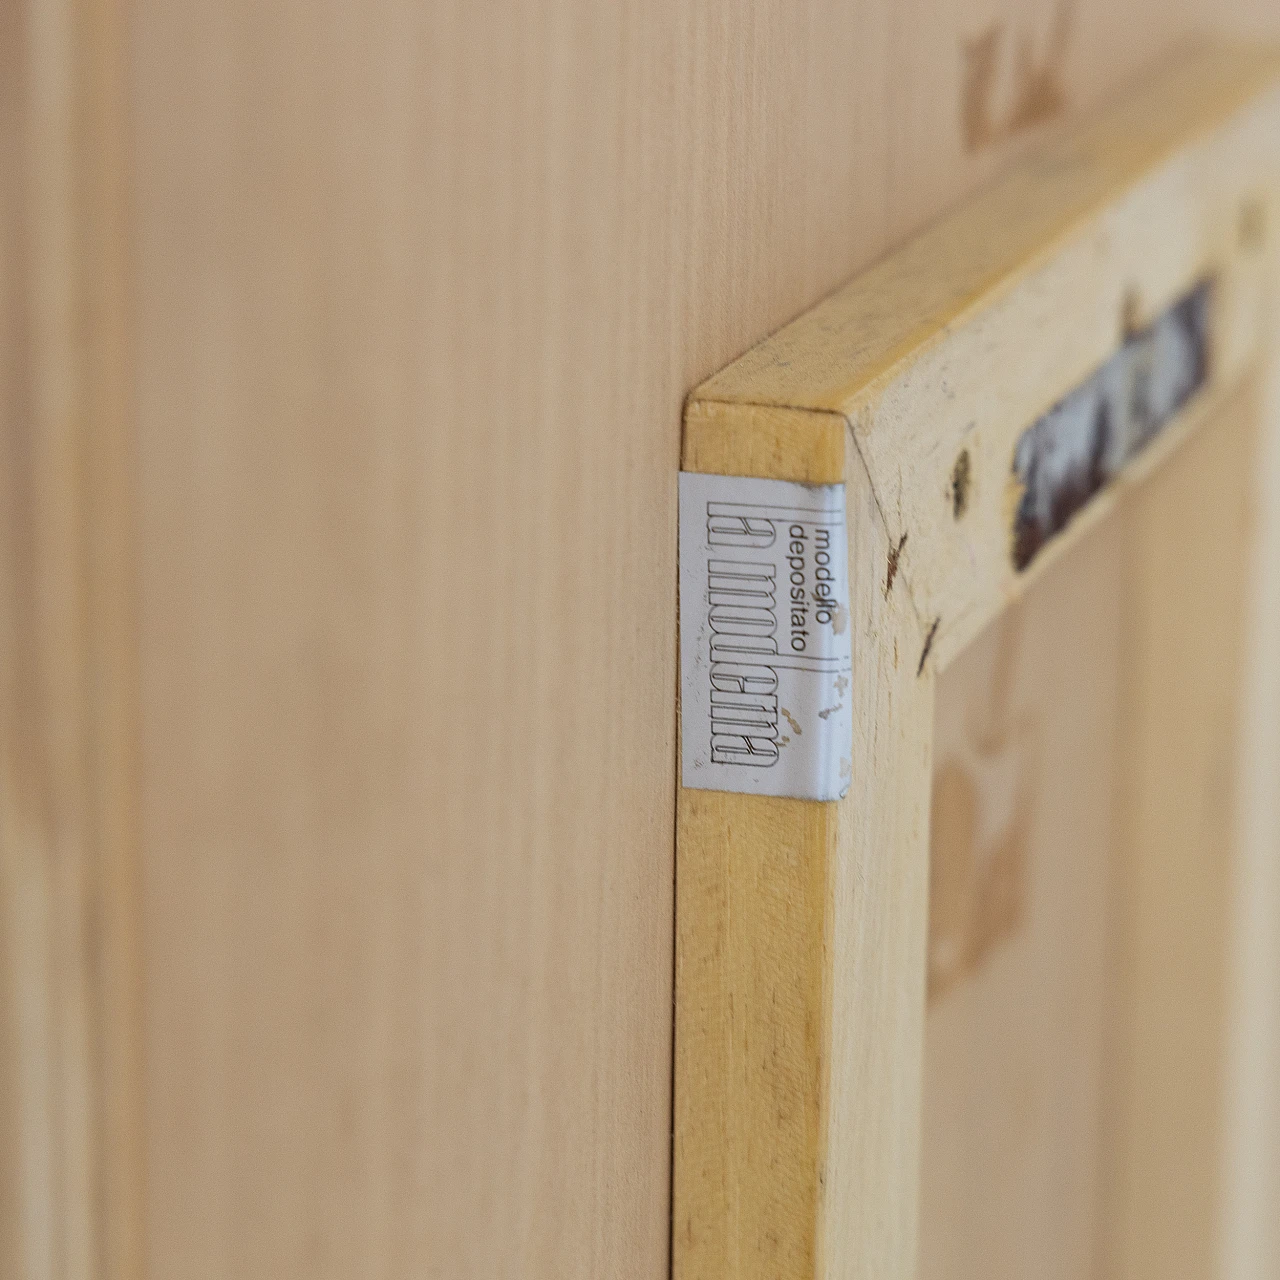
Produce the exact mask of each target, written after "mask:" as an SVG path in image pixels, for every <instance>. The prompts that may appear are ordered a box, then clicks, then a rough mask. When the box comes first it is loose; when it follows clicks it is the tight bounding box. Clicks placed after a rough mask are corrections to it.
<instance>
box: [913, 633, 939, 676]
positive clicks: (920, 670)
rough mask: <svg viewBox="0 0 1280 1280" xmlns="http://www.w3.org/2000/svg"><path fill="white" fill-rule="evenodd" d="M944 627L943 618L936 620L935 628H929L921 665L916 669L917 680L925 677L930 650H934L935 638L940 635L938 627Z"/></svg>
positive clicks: (921, 656) (921, 655)
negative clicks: (925, 667) (925, 666)
mask: <svg viewBox="0 0 1280 1280" xmlns="http://www.w3.org/2000/svg"><path fill="white" fill-rule="evenodd" d="M941 625H942V619H941V618H934V620H933V626H931V627H930V628H929V634H928V635H927V636H925V638H924V651H923V652H922V653H921V654H920V665H919V666H918V667H917V668H916V679H919V678H920V677H921V676H922V675H924V664H925V660H926V659H927V658H928V656H929V650H930V649H932V648H933V637H934V636H936V635H937V634H938V627H939V626H941Z"/></svg>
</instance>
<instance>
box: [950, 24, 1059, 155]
mask: <svg viewBox="0 0 1280 1280" xmlns="http://www.w3.org/2000/svg"><path fill="white" fill-rule="evenodd" d="M1074 9H1075V3H1074V0H1061V2H1060V3H1059V4H1058V7H1057V9H1056V11H1055V14H1054V20H1053V26H1052V27H1051V28H1050V30H1049V33H1048V38H1047V40H1046V42H1045V49H1044V53H1043V54H1042V55H1041V56H1040V57H1037V56H1036V52H1035V46H1034V42H1033V41H1032V39H1031V38H1030V36H1029V35H1028V34H1027V33H1026V32H1022V33H1020V34H1019V37H1018V42H1017V46H1016V50H1015V53H1014V63H1013V70H1012V75H1013V80H1014V86H1013V101H1012V104H1011V105H1010V107H1009V108H1008V113H1007V116H1006V118H1005V119H1004V120H999V119H997V114H996V111H995V108H994V100H995V98H996V96H997V86H998V82H999V81H1000V80H1001V79H1002V77H1001V75H1000V69H1001V47H1002V44H1003V41H1004V34H1005V33H1004V25H1003V23H1000V22H993V23H992V24H991V25H990V26H988V27H987V28H985V29H984V30H983V31H981V32H980V33H979V34H978V35H977V36H975V37H973V38H972V39H969V40H965V41H964V42H963V44H962V48H961V53H962V56H963V58H964V64H965V71H964V87H963V90H962V93H961V97H960V126H961V129H962V131H963V133H964V143H965V147H966V149H967V150H969V151H980V150H982V149H983V148H984V147H989V146H992V145H993V144H995V143H997V142H1000V141H1002V140H1003V139H1005V138H1007V137H1010V136H1011V135H1012V134H1015V133H1017V132H1018V131H1019V130H1021V129H1029V128H1032V127H1033V126H1035V125H1038V124H1041V123H1042V122H1044V121H1045V120H1048V119H1050V118H1051V117H1053V116H1055V115H1057V114H1058V113H1059V112H1060V111H1061V110H1062V109H1063V107H1065V106H1066V101H1067V95H1066V91H1065V89H1064V84H1065V75H1064V70H1065V64H1066V55H1067V48H1068V45H1069V44H1070V40H1071V25H1072V18H1073V17H1074Z"/></svg>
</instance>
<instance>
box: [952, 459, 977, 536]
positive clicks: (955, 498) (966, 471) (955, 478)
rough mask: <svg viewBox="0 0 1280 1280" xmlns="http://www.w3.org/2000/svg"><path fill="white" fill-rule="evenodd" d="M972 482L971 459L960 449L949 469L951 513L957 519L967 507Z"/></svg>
mask: <svg viewBox="0 0 1280 1280" xmlns="http://www.w3.org/2000/svg"><path fill="white" fill-rule="evenodd" d="M972 483H973V461H972V459H971V458H970V457H969V450H968V449H962V450H961V452H960V456H959V457H958V458H957V459H956V465H955V466H954V467H953V468H952V470H951V514H952V515H953V516H954V517H955V518H956V519H957V520H959V519H960V517H961V516H963V515H964V513H965V512H966V511H968V509H969V488H970V486H971V484H972Z"/></svg>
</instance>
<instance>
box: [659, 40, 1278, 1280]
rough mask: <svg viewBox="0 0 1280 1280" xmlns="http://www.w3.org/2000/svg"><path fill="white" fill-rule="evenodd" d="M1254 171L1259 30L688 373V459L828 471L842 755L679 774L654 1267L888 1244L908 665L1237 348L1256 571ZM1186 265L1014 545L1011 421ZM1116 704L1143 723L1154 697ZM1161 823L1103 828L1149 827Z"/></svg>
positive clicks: (1076, 530)
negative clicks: (1120, 389) (1203, 293)
mask: <svg viewBox="0 0 1280 1280" xmlns="http://www.w3.org/2000/svg"><path fill="white" fill-rule="evenodd" d="M1278 196H1280V57H1277V56H1276V55H1275V54H1272V53H1269V52H1264V51H1257V50H1244V49H1238V48H1237V49H1225V48H1215V49H1207V50H1202V51H1199V52H1197V53H1195V54H1194V55H1192V56H1189V57H1187V58H1185V59H1183V60H1182V61H1180V62H1179V63H1178V64H1177V65H1176V66H1174V67H1172V68H1170V69H1169V70H1168V71H1167V73H1165V74H1162V75H1161V76H1159V77H1157V78H1155V79H1153V80H1152V81H1151V82H1150V83H1148V84H1147V85H1146V86H1145V87H1144V88H1143V89H1142V90H1141V91H1140V92H1139V93H1138V94H1137V95H1136V96H1134V97H1133V98H1131V99H1130V100H1129V101H1128V102H1126V103H1124V104H1122V105H1120V106H1119V107H1118V108H1117V109H1114V110H1112V111H1110V112H1108V113H1106V114H1104V115H1102V116H1100V117H1098V118H1096V119H1094V120H1092V121H1086V122H1084V123H1082V124H1080V125H1079V126H1077V127H1075V128H1074V129H1073V131H1072V132H1070V133H1069V134H1067V135H1065V136H1063V137H1061V138H1060V139H1059V140H1057V141H1056V142H1054V143H1052V144H1051V145H1049V146H1047V147H1046V148H1045V149H1044V150H1042V151H1041V152H1039V153H1037V154H1035V155H1034V156H1032V157H1031V158H1030V159H1028V160H1027V161H1025V162H1024V163H1022V164H1020V165H1019V166H1018V167H1017V168H1016V169H1015V170H1013V172H1011V173H1010V174H1009V175H1008V176H1007V177H1006V178H1005V179H1003V180H1002V181H1001V182H1000V183H999V185H997V186H995V187H994V188H992V189H991V190H989V191H987V192H986V193H984V194H982V195H980V196H979V197H978V198H976V199H975V200H973V201H972V202H970V203H969V204H967V205H966V206H965V207H963V208H961V209H960V210H958V211H957V212H956V213H954V214H953V215H951V216H949V217H947V218H946V219H944V220H943V221H942V222H941V223H939V224H938V225H936V226H935V227H933V228H932V229H931V230H929V231H927V232H926V233H925V234H923V235H922V236H920V237H919V238H918V239H916V240H915V241H913V242H912V243H910V244H909V245H907V246H906V247H905V248H903V249H902V250H901V251H899V252H898V253H896V254H894V255H893V256H891V257H890V258H888V259H887V260H885V261H884V262H882V263H881V264H880V265H878V266H877V267H875V268H873V269H872V270H870V271H869V272H867V273H866V274H865V275H863V276H862V277H861V278H859V279H857V280H855V281H854V282H853V283H852V284H850V285H848V286H847V287H845V288H844V289H842V290H840V291H839V292H838V293H836V294H834V295H833V296H832V297H830V298H829V299H828V300H826V301H825V302H823V303H822V304H820V305H819V306H818V307H816V308H815V309H814V310H813V311H811V312H809V313H808V314H806V315H805V316H803V317H801V318H800V319H798V320H796V321H795V322H794V323H792V324H790V325H789V326H787V327H786V328H784V329H783V330H781V331H780V332H779V333H777V334H775V335H774V336H773V337H771V338H769V339H768V340H767V341H765V342H764V343H762V344H761V345H760V346H758V347H756V348H755V349H754V350H752V351H750V352H749V353H747V354H746V355H744V356H743V357H742V358H741V359H739V360H738V361H736V362H735V363H734V364H732V365H730V366H729V367H728V368H727V369H725V370H724V371H722V372H721V373H720V374H718V375H716V376H715V377H713V378H712V379H710V380H709V381H708V382H707V383H705V384H704V385H702V386H701V387H699V388H698V389H697V390H696V391H695V392H694V393H693V394H692V396H691V397H690V399H689V401H688V404H687V408H686V414H685V433H684V446H683V468H684V469H685V470H686V471H695V472H704V473H713V474H723V475H741V476H760V477H773V478H778V479H787V480H793V481H799V482H806V483H814V484H817V483H827V484H830V483H835V482H840V481H843V483H844V484H845V486H846V494H847V502H848V521H847V523H848V529H849V540H850V541H849V572H850V608H851V615H852V619H853V664H854V681H853V695H854V761H853V765H854V767H853V785H852V788H851V789H850V791H849V793H848V795H847V796H846V797H845V798H844V799H843V800H841V801H839V802H831V803H820V802H813V801H802V800H792V799H777V798H772V797H761V796H749V795H738V794H729V793H724V792H714V791H703V790H691V789H686V788H683V787H682V788H681V789H680V792H679V797H678V806H677V962H676V964H677V968H676V1037H675V1135H674V1157H673V1161H674V1190H673V1260H674V1274H675V1277H676V1280H730V1277H732V1278H733V1280H815V1278H816V1277H823V1278H826V1277H854V1276H856V1277H866V1280H910V1277H912V1276H913V1275H914V1273H915V1265H916V1263H915V1254H916V1237H917V1206H918V1187H919V1176H920V1174H919V1152H920V1123H921V1121H920V1114H921V1098H922V1065H921V1064H922V1044H923V1037H924V1023H925V982H926V951H927V939H928V906H929V831H930V793H931V787H932V781H933V776H932V775H933V766H932V734H933V723H934V719H933V717H934V688H935V680H936V677H937V675H938V673H939V672H940V671H942V670H943V669H944V668H945V667H946V666H947V665H948V664H949V663H950V662H951V661H952V660H953V659H954V658H955V657H956V656H957V655H958V654H959V653H960V652H961V651H962V650H963V649H964V648H965V646H966V645H968V644H969V642H970V641H971V640H972V639H973V638H974V637H975V636H976V635H977V634H978V632H979V631H980V630H981V629H982V628H983V627H984V626H985V625H986V624H988V623H989V622H991V621H992V620H993V619H994V618H995V617H997V616H998V615H999V614H1000V612H1001V611H1002V610H1003V609H1005V608H1006V606H1007V605H1008V604H1009V603H1010V602H1011V601H1012V600H1014V599H1015V598H1017V597H1018V596H1019V595H1020V593H1021V592H1023V591H1024V590H1025V589H1026V587H1027V585H1028V583H1029V582H1031V581H1032V580H1034V579H1035V578H1036V577H1038V576H1039V575H1040V574H1041V573H1042V572H1043V570H1044V568H1045V567H1046V566H1047V565H1049V564H1051V563H1053V562H1054V561H1055V560H1056V559H1057V558H1058V557H1059V556H1061V555H1063V554H1066V553H1067V552H1068V551H1069V550H1070V548H1071V547H1072V546H1073V545H1074V544H1075V542H1076V541H1077V540H1078V539H1079V538H1080V536H1081V534H1082V533H1083V532H1084V531H1085V530H1087V529H1089V528H1090V527H1092V526H1093V525H1094V524H1095V523H1096V522H1097V521H1098V520H1099V519H1100V518H1101V516H1102V515H1103V514H1104V513H1106V512H1107V511H1109V510H1111V509H1112V508H1113V507H1114V506H1115V504H1117V503H1123V502H1125V500H1126V495H1127V494H1129V493H1131V492H1132V491H1133V489H1134V486H1135V485H1136V484H1138V483H1139V482H1140V481H1141V480H1142V479H1143V478H1144V477H1145V476H1147V475H1148V474H1149V473H1150V472H1151V471H1152V470H1153V469H1154V468H1157V467H1158V466H1159V465H1160V463H1161V461H1162V460H1163V459H1165V458H1167V457H1168V456H1169V455H1170V454H1171V452H1172V451H1175V450H1177V449H1178V448H1179V446H1180V444H1181V443H1182V442H1183V441H1184V440H1185V439H1186V438H1187V437H1188V435H1189V434H1190V433H1193V432H1207V431H1212V430H1214V421H1215V416H1216V415H1217V414H1218V412H1219V411H1220V409H1221V408H1222V406H1223V405H1224V403H1225V402H1226V399H1227V397H1229V396H1230V395H1231V394H1232V392H1233V390H1234V389H1235V388H1237V387H1238V386H1239V384H1240V383H1241V381H1242V379H1245V378H1246V377H1256V378H1258V379H1259V380H1260V384H1259V385H1261V386H1262V387H1263V389H1264V393H1263V400H1262V403H1263V408H1262V411H1261V415H1260V416H1261V419H1262V422H1261V426H1260V440H1259V445H1258V448H1259V455H1258V456H1259V458H1260V459H1261V461H1260V463H1259V465H1258V467H1257V468H1256V482H1255V490H1256V492H1255V494H1254V495H1253V497H1252V499H1251V500H1253V501H1256V502H1257V503H1258V510H1259V511H1260V513H1261V516H1260V527H1261V529H1262V532H1261V533H1260V534H1259V535H1258V536H1256V537H1255V539H1254V546H1253V547H1252V549H1251V552H1252V565H1251V569H1250V573H1251V575H1252V579H1253V581H1254V583H1255V584H1259V583H1274V582H1275V580H1276V578H1277V575H1280V548H1277V546H1276V537H1275V529H1276V525H1277V512H1278V511H1280V492H1278V490H1277V485H1276V479H1275V476H1276V471H1277V467H1276V463H1275V454H1276V444H1275V440H1276V436H1277V426H1278V425H1280V414H1278V413H1277V411H1276V402H1275V395H1274V393H1273V391H1272V390H1271V388H1272V387H1273V386H1274V384H1275V377H1274V374H1275V369H1276V355H1277V350H1276V344H1275V340H1274V336H1273V318H1274V317H1273V311H1274V305H1273V304H1274V299H1275V298H1276V296H1277V291H1276V261H1277V259H1276V252H1275V248H1274V245H1273V243H1272V241H1273V239H1274V228H1276V227H1277V226H1278V225H1280V222H1278V220H1277V216H1276V215H1277V210H1278V209H1280V203H1278ZM1206 281H1209V282H1211V287H1212V290H1213V303H1212V319H1211V325H1210V351H1211V355H1210V359H1209V363H1208V366H1207V373H1206V376H1205V379H1204V381H1203V385H1201V387H1200V389H1199V390H1198V392H1197V393H1196V394H1195V395H1194V396H1193V397H1192V398H1191V400H1190V401H1189V402H1188V404H1187V406H1186V407H1185V408H1184V409H1182V410H1181V411H1179V412H1178V413H1177V414H1176V415H1175V416H1174V417H1173V418H1172V419H1171V420H1170V421H1169V423H1168V425H1167V427H1165V428H1164V429H1162V430H1161V431H1160V432H1159V434H1158V435H1157V436H1156V437H1155V438H1154V439H1152V440H1151V441H1150V443H1149V444H1147V445H1146V446H1145V447H1144V448H1143V449H1142V451H1141V452H1140V453H1138V454H1136V456H1134V457H1133V459H1132V461H1131V462H1129V463H1128V464H1127V465H1126V466H1125V468H1124V470H1123V472H1122V473H1121V474H1120V475H1118V476H1117V477H1116V478H1115V479H1114V480H1113V481H1111V482H1110V483H1108V484H1106V485H1105V487H1102V488H1101V489H1099V490H1098V491H1097V492H1096V493H1094V494H1093V495H1092V496H1091V497H1090V498H1089V500H1088V501H1087V503H1086V504H1085V505H1084V506H1082V507H1081V508H1080V510H1079V511H1078V512H1076V513H1075V514H1074V517H1073V518H1072V519H1071V520H1070V522H1069V523H1068V524H1067V525H1066V527H1065V528H1063V529H1062V530H1061V531H1060V532H1058V533H1057V534H1056V535H1055V536H1054V537H1053V538H1052V540H1051V541H1049V542H1048V543H1046V545H1045V546H1044V547H1043V548H1042V549H1041V550H1040V552H1039V554H1037V555H1035V556H1034V558H1033V559H1031V560H1030V563H1029V564H1026V565H1025V567H1023V568H1019V567H1018V564H1017V563H1016V561H1017V560H1018V559H1019V557H1018V555H1017V553H1016V550H1015V545H1014V544H1015V525H1016V521H1017V509H1018V505H1019V501H1020V497H1021V487H1020V485H1019V480H1018V475H1017V472H1016V469H1015V467H1014V458H1015V453H1016V450H1017V446H1018V441H1019V440H1020V438H1022V437H1023V435H1024V433H1025V432H1026V431H1027V430H1028V428H1029V427H1030V426H1031V425H1032V424H1034V423H1035V422H1036V421H1037V420H1038V419H1040V418H1041V416H1042V415H1044V414H1045V413H1046V412H1047V411H1049V410H1050V409H1051V408H1052V406H1054V405H1055V404H1056V403H1057V402H1059V401H1060V400H1061V399H1062V397H1063V396H1064V395H1066V394H1068V393H1069V392H1070V391H1071V390H1072V389H1073V388H1075V387H1077V386H1080V385H1081V384H1082V383H1084V382H1085V381H1086V380H1087V379H1088V378H1089V377H1090V375H1091V374H1093V373H1094V372H1095V371H1096V370H1098V369H1099V368H1100V367H1101V366H1103V365H1104V364H1105V363H1106V362H1107V360H1108V359H1109V358H1110V357H1111V356H1112V355H1113V354H1114V353H1115V352H1116V351H1117V349H1118V348H1119V347H1120V346H1121V345H1122V344H1123V342H1124V340H1125V336H1126V333H1128V332H1130V331H1131V330H1132V329H1133V328H1134V327H1137V328H1141V327H1142V326H1143V325H1145V324H1147V323H1149V322H1150V321H1151V320H1152V319H1153V318H1154V317H1156V316H1158V315H1159V314H1161V313H1162V311H1164V310H1165V309H1166V308H1168V307H1169V306H1170V305H1172V304H1174V303H1175V302H1176V301H1177V300H1178V299H1179V298H1182V297H1185V296H1187V294H1188V293H1189V292H1190V291H1191V290H1193V289H1194V288H1196V287H1197V286H1198V285H1200V284H1202V283H1203V282H1206ZM958 485H959V486H961V487H962V488H963V493H959V492H958V491H957V486H958ZM1138 607H1139V608H1141V607H1142V606H1141V605H1139V606H1138ZM1145 625H1146V626H1149V627H1150V629H1151V632H1152V634H1155V633H1156V632H1157V631H1158V630H1159V629H1160V628H1167V627H1168V626H1169V625H1170V622H1169V619H1168V617H1167V616H1156V615H1155V614H1154V613H1153V614H1152V616H1151V617H1150V618H1149V619H1148V620H1147V622H1146V624H1145ZM1274 661H1275V660H1274V657H1273V659H1272V663H1271V665H1274ZM1264 678H1265V677H1264V675H1263V674H1260V667H1259V663H1258V662H1254V663H1253V664H1252V666H1250V665H1249V664H1248V663H1246V664H1245V672H1244V676H1243V677H1242V679H1243V680H1244V681H1245V682H1246V684H1247V685H1248V686H1249V687H1252V688H1256V686H1257V685H1258V682H1259V681H1260V680H1262V679H1264ZM1264 720H1265V717H1261V718H1260V717H1256V716H1255V717H1253V718H1250V717H1247V716H1246V717H1245V718H1244V720H1243V722H1242V728H1241V733H1242V734H1244V735H1246V737H1249V735H1252V736H1251V737H1249V741H1248V742H1246V743H1245V747H1246V748H1247V751H1248V752H1249V753H1250V755H1251V756H1252V757H1254V758H1255V759H1257V758H1260V753H1265V752H1268V751H1270V752H1271V753H1272V757H1268V758H1273V756H1274V747H1275V743H1274V740H1273V739H1274V735H1271V736H1270V737H1268V734H1267V731H1266V729H1265V724H1264V723H1263V721H1264ZM1260 725H1261V726H1262V727H1259V726H1260ZM1251 726H1252V727H1251ZM1143 732H1144V733H1145V735H1146V737H1145V739H1142V740H1143V741H1147V742H1148V743H1149V745H1150V747H1151V749H1152V750H1153V751H1159V749H1160V738H1159V734H1161V733H1162V732H1163V730H1162V729H1161V728H1160V725H1159V723H1157V721H1156V720H1153V721H1152V722H1151V723H1150V724H1148V725H1147V726H1146V727H1145V730H1144V731H1143ZM1264 739H1266V740H1265V741H1264ZM1255 773H1256V769H1255ZM677 776H678V771H677ZM1247 790H1248V789H1247V788H1245V791H1246V792H1247ZM1241 804H1242V805H1244V806H1246V807H1247V806H1250V805H1252V806H1253V811H1252V812H1251V813H1246V814H1244V815H1243V816H1242V818H1241V820H1240V821H1238V822H1237V823H1236V829H1235V834H1234V835H1232V836H1231V841H1232V848H1231V849H1230V850H1229V851H1228V853H1229V856H1232V857H1235V858H1237V859H1240V860H1241V863H1242V865H1244V866H1246V867H1247V866H1253V867H1255V868H1256V867H1258V866H1260V865H1262V864H1263V863H1264V862H1265V856H1264V855H1265V851H1266V850H1267V849H1271V850H1274V847H1275V828H1274V813H1273V811H1272V808H1273V807H1271V808H1269V807H1268V803H1267V799H1266V797H1265V796H1264V795H1263V794H1261V792H1260V791H1259V790H1258V789H1256V788H1255V793H1254V794H1252V798H1250V795H1249V794H1245V795H1244V796H1243V798H1242V800H1241ZM1161 820H1162V819H1161V816H1160V814H1158V813H1155V812H1152V813H1150V814H1149V816H1148V818H1147V819H1144V821H1147V822H1148V823H1149V824H1154V825H1151V828H1150V829H1149V830H1145V831H1144V830H1131V831H1130V832H1128V839H1129V840H1130V842H1131V843H1133V844H1134V846H1135V847H1142V848H1157V849H1158V847H1159V846H1160V844H1161V841H1162V840H1164V839H1165V835H1164V834H1162V833H1161V832H1160V831H1159V830H1158V826H1159V823H1160V822H1161ZM1163 820H1164V821H1165V822H1166V823H1167V822H1168V821H1169V819H1168V818H1167V817H1166V818H1164V819H1163ZM1246 844H1247V845H1248V848H1245V845H1246ZM1259 850H1262V851H1263V854H1259V852H1258V851H1259ZM1153 873H1154V872H1153ZM1220 941H1221V939H1220ZM1271 989H1272V991H1273V992H1274V984H1273V986H1272V988H1271ZM1233 1016H1234V1015H1233ZM1168 1049H1169V1046H1168V1044H1167V1043H1165V1042H1163V1041H1162V1039H1161V1037H1160V1035H1159V1034H1152V1035H1151V1036H1150V1037H1149V1038H1148V1039H1147V1040H1146V1041H1144V1042H1143V1043H1141V1044H1139V1045H1137V1046H1136V1048H1135V1049H1134V1050H1133V1051H1134V1052H1136V1053H1137V1054H1139V1055H1140V1056H1145V1057H1146V1058H1149V1059H1150V1060H1151V1061H1152V1062H1153V1063H1154V1062H1156V1061H1157V1060H1158V1059H1159V1058H1160V1055H1162V1054H1165V1055H1167V1053H1168ZM1264 1083H1265V1082H1264ZM1149 1119H1153V1118H1152V1117H1149ZM1133 1176H1134V1177H1135V1178H1138V1177H1141V1176H1144V1173H1143V1171H1142V1170H1141V1169H1135V1171H1134V1174H1133ZM1204 1176H1208V1174H1207V1173H1206V1174H1205V1175H1204ZM1153 1194H1154V1193H1153Z"/></svg>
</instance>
